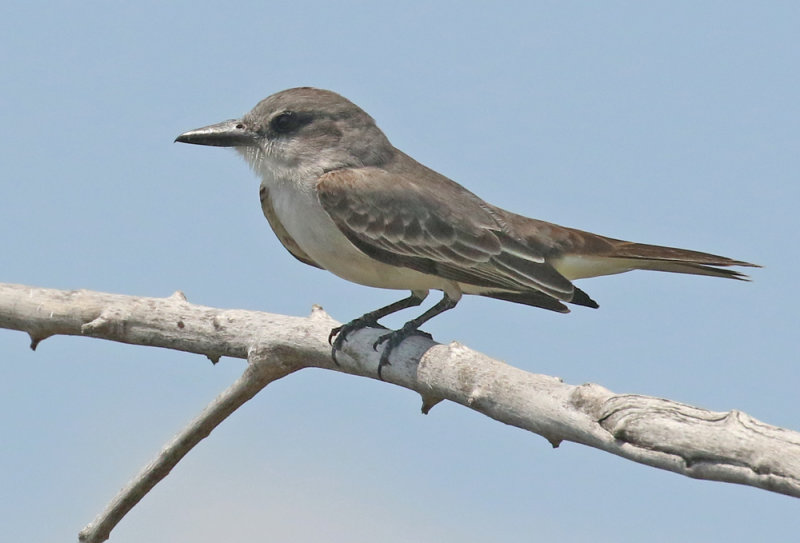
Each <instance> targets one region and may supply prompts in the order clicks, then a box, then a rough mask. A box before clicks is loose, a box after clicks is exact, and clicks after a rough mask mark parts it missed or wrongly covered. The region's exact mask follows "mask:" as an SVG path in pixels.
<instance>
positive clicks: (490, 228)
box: [175, 87, 755, 376]
mask: <svg viewBox="0 0 800 543" xmlns="http://www.w3.org/2000/svg"><path fill="white" fill-rule="evenodd" d="M175 141H179V142H183V143H194V144H198V145H214V146H219V147H233V148H235V149H236V150H237V151H238V152H239V153H240V154H241V155H242V156H243V157H244V158H245V160H247V162H248V163H249V164H250V166H251V167H252V168H253V170H255V172H256V173H257V174H258V175H259V176H260V177H261V187H260V196H261V208H262V209H263V211H264V215H265V216H266V218H267V220H268V221H269V224H270V226H271V227H272V230H273V231H274V232H275V234H276V235H277V236H278V239H279V240H280V241H281V243H283V246H284V247H286V249H288V250H289V252H290V253H291V254H292V255H293V256H294V257H295V258H297V259H298V260H300V261H301V262H304V263H306V264H309V265H311V266H316V267H317V268H321V269H324V270H328V271H330V272H332V273H334V274H336V275H338V276H339V277H341V278H343V279H347V280H348V281H353V282H355V283H359V284H361V285H367V286H370V287H378V288H387V289H401V290H406V289H407V290H410V291H411V295H410V296H409V297H407V298H404V299H402V300H400V301H397V302H395V303H393V304H390V305H387V306H386V307H382V308H380V309H376V310H375V311H371V312H369V313H367V314H365V315H363V316H361V317H359V318H357V319H355V320H353V321H351V322H349V323H347V324H345V325H343V326H339V327H337V328H334V329H333V330H331V333H330V336H329V338H328V340H329V341H330V342H331V345H332V348H333V349H332V352H333V357H334V360H335V359H336V352H337V351H338V350H340V349H341V347H342V345H343V343H344V341H345V340H346V338H347V335H348V334H350V333H351V332H353V331H354V330H357V329H360V328H364V327H367V326H380V325H379V324H378V320H379V319H381V318H382V317H385V316H386V315H389V314H391V313H394V312H396V311H399V310H401V309H405V308H409V307H414V306H418V305H420V304H421V303H422V301H423V300H424V299H425V298H426V297H427V296H428V293H429V291H430V290H431V289H435V290H440V291H442V292H443V294H444V295H443V297H442V299H441V300H440V301H439V302H438V303H436V304H435V305H434V306H432V307H431V308H430V309H428V310H427V311H425V312H424V313H422V315H420V316H418V317H417V318H415V319H411V320H410V321H408V322H407V323H406V324H405V325H404V326H403V327H402V328H400V329H399V330H395V331H391V332H389V333H387V334H385V335H383V336H381V337H380V338H379V339H378V341H376V342H375V344H374V345H373V347H374V348H375V349H376V350H377V347H378V345H379V344H381V343H385V344H386V345H385V347H384V350H383V352H382V353H381V358H380V363H379V366H378V375H379V376H380V375H381V369H382V368H383V366H385V365H387V364H388V363H389V353H390V352H391V351H392V349H394V348H395V347H396V346H397V345H399V344H400V343H401V342H402V341H403V340H404V339H405V338H406V337H408V336H410V335H414V334H424V335H427V334H425V333H424V332H422V331H420V330H419V327H420V326H421V325H422V324H423V323H424V322H426V321H428V320H429V319H431V318H432V317H434V316H436V315H438V314H439V313H442V312H444V311H447V310H449V309H452V308H454V307H455V306H456V304H457V303H458V301H459V300H460V299H461V296H462V295H463V294H476V295H479V296H488V297H490V298H498V299H500V300H507V301H510V302H516V303H520V304H527V305H531V306H536V307H542V308H544V309H549V310H551V311H558V312H561V313H567V312H568V311H569V309H568V308H567V306H566V305H564V302H567V303H571V304H577V305H582V306H586V307H593V308H596V307H598V306H597V303H596V302H595V301H594V300H592V299H591V298H590V297H589V296H588V295H587V294H586V293H585V292H583V291H582V290H581V289H579V288H578V287H576V286H575V285H574V284H573V283H572V281H573V280H575V279H582V278H586V277H595V276H599V275H608V274H615V273H621V272H626V271H630V270H636V269H641V270H657V271H666V272H677V273H688V274H696V275H710V276H714V277H728V278H731V279H747V276H746V275H744V274H742V273H740V272H738V271H735V270H730V269H726V267H727V266H755V265H754V264H750V263H748V262H742V261H739V260H732V259H730V258H726V257H723V256H717V255H712V254H708V253H701V252H697V251H688V250H685V249H677V248H673V247H660V246H656V245H646V244H642V243H633V242H629V241H622V240H618V239H613V238H608V237H605V236H600V235H597V234H592V233H590V232H584V231H581V230H576V229H573V228H566V227H563V226H558V225H556V224H552V223H548V222H544V221H540V220H537V219H530V218H528V217H524V216H522V215H517V214H515V213H511V212H510V211H506V210H504V209H501V208H499V207H496V206H493V205H491V204H489V203H487V202H485V201H483V200H481V199H480V198H479V197H478V196H476V195H475V194H473V193H471V192H470V191H468V190H467V189H465V188H464V187H462V186H461V185H459V184H458V183H456V182H454V181H452V180H450V179H448V178H447V177H445V176H443V175H441V174H439V173H437V172H435V171H433V170H431V169H430V168H427V167H425V166H423V165H422V164H420V163H419V162H417V161H416V160H414V159H413V158H411V157H410V156H408V155H406V154H405V153H403V152H402V151H400V150H398V149H395V148H394V147H393V146H392V144H391V143H389V140H388V139H387V138H386V136H385V135H384V134H383V132H382V131H381V130H380V129H379V128H378V127H377V126H376V124H375V121H374V120H373V119H372V117H370V116H369V115H368V114H367V113H366V112H365V111H363V110H362V109H361V108H359V107H358V106H356V105H355V104H353V103H352V102H350V101H349V100H347V99H345V98H344V97H342V96H339V95H338V94H336V93H334V92H331V91H327V90H321V89H314V88H308V87H303V88H295V89H289V90H285V91H282V92H279V93H277V94H273V95H272V96H270V97H268V98H266V99H264V100H262V101H261V102H259V103H258V104H257V105H256V107H254V108H253V110H252V111H250V112H249V113H247V114H246V115H245V116H244V117H242V118H241V119H234V120H230V121H224V122H221V123H218V124H213V125H211V126H206V127H204V128H198V129H196V130H190V131H189V132H184V133H183V134H181V135H180V136H178V137H177V138H176V140H175ZM334 337H335V338H336V339H335V340H334V339H333V338H334ZM428 337H430V336H428Z"/></svg>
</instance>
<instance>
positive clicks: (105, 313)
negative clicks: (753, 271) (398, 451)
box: [0, 284, 800, 541]
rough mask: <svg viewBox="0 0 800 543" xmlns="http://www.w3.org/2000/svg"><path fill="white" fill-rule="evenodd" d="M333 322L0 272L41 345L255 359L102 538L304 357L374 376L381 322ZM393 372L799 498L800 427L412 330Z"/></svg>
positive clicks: (629, 449) (5, 317) (555, 432)
mask: <svg viewBox="0 0 800 543" xmlns="http://www.w3.org/2000/svg"><path fill="white" fill-rule="evenodd" d="M336 324H337V323H336V321H334V320H333V319H331V318H330V317H328V316H327V314H325V313H324V312H323V311H322V310H321V309H319V308H315V309H314V311H313V312H312V314H311V316H310V317H308V318H299V317H287V316H282V315H274V314H269V313H261V312H255V311H242V310H222V309H215V308H211V307H204V306H198V305H194V304H190V303H188V302H187V301H186V299H185V297H184V296H183V295H182V294H180V293H176V294H175V295H173V296H171V297H169V298H140V297H134V296H124V295H116V294H105V293H98V292H90V291H84V290H80V291H59V290H52V289H43V288H36V287H28V286H24V285H11V284H0V327H2V328H9V329H13V330H21V331H25V332H27V333H28V334H29V335H30V337H31V347H32V348H36V345H37V344H38V343H39V342H41V341H42V340H44V339H46V338H47V337H50V336H52V335H56V334H66V335H83V336H90V337H97V338H102V339H109V340H113V341H120V342H124V343H131V344H138V345H151V346H158V347H165V348H169V349H177V350H181V351H187V352H193V353H198V354H203V355H205V356H207V357H209V358H211V359H212V360H214V361H216V360H218V359H219V358H220V357H221V356H231V357H236V358H247V359H248V361H249V365H248V369H247V370H246V371H245V373H244V374H243V375H242V377H241V378H240V379H239V380H237V382H236V383H234V384H233V385H232V386H231V387H230V388H229V389H228V390H227V391H225V392H224V393H223V394H222V395H221V396H220V397H219V398H217V399H216V400H215V401H214V402H213V403H212V404H210V405H209V407H208V408H206V410H205V411H204V412H203V413H202V414H201V415H199V416H198V417H197V419H195V420H194V421H192V423H191V424H189V425H188V426H187V427H186V428H185V429H184V430H183V431H181V433H180V434H179V435H178V436H176V437H175V438H174V439H173V441H171V442H170V443H169V444H167V445H166V446H165V448H164V449H163V450H162V452H161V454H160V455H159V456H158V457H157V458H156V459H155V460H154V461H153V462H151V463H150V464H149V465H148V466H146V467H145V469H144V470H143V471H142V472H141V473H140V474H139V475H138V476H137V477H136V478H135V479H134V480H133V481H132V482H131V483H130V484H129V485H128V486H127V487H126V488H125V489H123V490H122V491H121V492H120V494H119V495H118V496H117V497H116V498H115V499H114V500H113V501H112V502H111V504H109V506H108V508H107V509H106V511H104V512H103V513H102V514H101V515H100V516H98V518H97V519H95V521H94V522H92V523H91V524H90V525H89V526H87V527H86V528H85V529H84V531H83V532H82V533H81V539H82V540H84V541H103V540H105V539H106V538H107V537H108V533H109V532H110V530H111V529H112V528H113V526H114V525H115V524H116V522H118V521H119V519H121V518H122V516H123V515H124V514H125V513H126V512H127V511H128V510H130V508H131V507H133V505H135V503H136V502H137V501H138V500H139V499H141V497H142V496H144V494H146V492H147V491H149V490H150V489H151V488H152V487H153V486H154V485H155V484H156V483H157V482H158V481H159V480H160V479H162V478H163V477H164V476H166V475H167V473H169V470H170V469H171V468H172V467H174V466H175V465H176V464H177V463H178V461H180V459H181V458H182V457H183V456H184V455H185V454H186V453H187V452H188V451H189V450H190V449H191V448H192V447H193V446H194V445H196V444H197V443H198V442H199V441H200V440H201V439H203V438H204V437H205V436H207V435H208V434H209V433H210V432H211V430H212V429H213V428H214V427H216V426H217V425H218V424H219V423H221V422H222V420H224V419H225V418H226V417H227V416H228V415H229V414H230V413H232V412H233V411H234V410H235V409H236V408H238V407H239V406H240V405H241V404H242V403H244V402H246V401H247V400H248V399H250V398H251V397H253V396H254V395H255V394H256V393H257V392H258V391H259V390H260V389H261V388H263V387H264V386H266V385H267V384H268V383H270V382H272V381H274V380H275V379H279V378H281V377H284V376H286V375H288V374H290V373H292V372H294V371H296V370H298V369H302V368H305V367H320V368H326V369H330V370H335V371H340V372H346V373H351V374H354V375H360V376H364V377H370V378H374V379H376V378H377V366H378V358H379V353H377V352H375V351H374V350H373V349H372V344H373V342H374V341H375V339H376V338H377V337H378V336H380V335H381V333H383V332H382V331H381V330H376V329H366V330H362V331H359V332H356V333H354V334H353V335H352V336H351V337H350V338H348V341H347V342H346V344H345V351H344V355H343V356H339V357H338V359H339V363H340V364H341V365H335V364H334V363H333V361H332V359H331V357H330V346H329V345H328V343H327V336H328V332H329V331H330V329H331V327H333V326H335V325H336ZM390 360H391V365H390V366H388V367H386V368H384V371H383V376H384V379H385V380H386V381H388V382H391V383H394V384H396V385H399V386H403V387H405V388H408V389H411V390H414V391H416V392H418V393H419V394H420V395H421V396H422V399H423V411H424V412H427V411H428V410H429V409H430V408H431V407H432V406H434V405H435V404H436V403H438V402H439V401H442V400H445V399H446V400H450V401H453V402H456V403H460V404H462V405H464V406H466V407H469V408H471V409H474V410H476V411H479V412H481V413H484V414H485V415H487V416H489V417H492V418H493V419H495V420H498V421H500V422H504V423H506V424H510V425H513V426H517V427H519V428H524V429H526V430H530V431H531V432H534V433H537V434H539V435H541V436H544V437H545V438H546V439H548V440H549V441H550V443H552V444H553V446H557V445H558V444H559V443H560V442H561V441H563V440H568V441H574V442H576V443H582V444H585V445H589V446H592V447H595V448H598V449H602V450H604V451H607V452H610V453H613V454H616V455H619V456H622V457H624V458H628V459H630V460H634V461H636V462H640V463H643V464H647V465H650V466H654V467H658V468H662V469H667V470H670V471H674V472H676V473H681V474H683V475H687V476H689V477H693V478H698V479H710V480H716V481H725V482H731V483H739V484H745V485H751V486H755V487H759V488H763V489H766V490H771V491H774V492H779V493H783V494H787V495H790V496H795V497H800V433H798V432H795V431H792V430H787V429H783V428H778V427H775V426H770V425H768V424H764V423H762V422H760V421H758V420H756V419H753V418H752V417H750V416H748V415H746V414H744V413H742V412H739V411H730V412H727V413H717V412H712V411H707V410H705V409H700V408H697V407H692V406H689V405H685V404H681V403H677V402H673V401H670V400H665V399H659V398H652V397H647V396H641V395H635V394H614V393H613V392H611V391H609V390H607V389H605V388H603V387H601V386H599V385H595V384H584V385H580V386H574V385H568V384H565V383H563V382H561V380H560V379H558V378H555V377H549V376H545V375H537V374H532V373H528V372H525V371H522V370H519V369H516V368H514V367H511V366H509V365H507V364H504V363H502V362H500V361H497V360H493V359H491V358H489V357H487V356H485V355H483V354H481V353H478V352H475V351H472V350H470V349H468V348H467V347H465V346H463V345H461V344H458V343H451V344H449V345H440V344H437V343H435V342H433V341H430V340H427V339H425V338H422V337H412V338H409V339H408V340H407V341H406V342H404V343H403V344H402V345H401V346H400V348H398V349H396V350H395V351H394V352H393V353H392V357H391V359H390Z"/></svg>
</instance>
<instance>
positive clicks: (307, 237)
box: [268, 181, 454, 291]
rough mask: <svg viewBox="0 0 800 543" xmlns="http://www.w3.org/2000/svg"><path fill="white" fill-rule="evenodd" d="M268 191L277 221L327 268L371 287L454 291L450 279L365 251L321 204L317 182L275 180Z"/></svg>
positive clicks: (304, 249) (309, 254) (309, 253)
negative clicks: (390, 262) (386, 261)
mask: <svg viewBox="0 0 800 543" xmlns="http://www.w3.org/2000/svg"><path fill="white" fill-rule="evenodd" d="M268 190H269V193H270V196H271V200H272V204H273V206H274V209H275V215H277V217H278V220H280V222H281V223H282V224H283V226H284V228H285V229H286V231H287V232H288V233H289V235H290V236H292V238H293V239H294V240H295V241H296V242H297V244H298V245H299V246H300V247H301V248H302V249H303V251H305V252H306V254H308V256H310V257H311V258H312V259H313V260H314V262H316V263H317V264H319V265H320V266H322V267H323V268H325V269H326V270H328V271H330V272H332V273H334V274H336V275H338V276H339V277H342V278H343V279H347V280H348V281H352V282H354V283H359V284H362V285H367V286H371V287H379V288H390V289H403V290H406V289H408V290H427V289H439V290H449V291H452V290H453V286H454V285H453V283H452V282H451V281H448V280H445V279H441V278H439V277H435V276H432V275H427V274H423V273H420V272H417V271H414V270H411V269H408V268H400V267H397V266H390V265H387V264H383V263H381V262H379V261H377V260H375V259H373V258H370V257H368V256H367V255H365V254H364V253H362V252H361V251H360V250H359V249H358V248H356V247H355V246H354V245H353V244H352V243H350V241H349V240H348V239H347V238H346V237H345V236H344V234H342V233H341V231H339V228H338V227H337V226H336V224H334V222H333V220H331V218H330V217H329V216H328V214H327V213H326V212H325V209H324V208H323V207H322V204H320V203H319V199H318V198H317V193H316V183H293V182H287V181H283V182H274V183H271V184H270V185H269V186H268Z"/></svg>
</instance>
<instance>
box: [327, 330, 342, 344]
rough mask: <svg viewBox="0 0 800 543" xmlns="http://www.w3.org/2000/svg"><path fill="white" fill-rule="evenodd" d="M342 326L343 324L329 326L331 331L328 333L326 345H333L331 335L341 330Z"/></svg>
mask: <svg viewBox="0 0 800 543" xmlns="http://www.w3.org/2000/svg"><path fill="white" fill-rule="evenodd" d="M342 328H344V325H342V326H337V327H336V328H331V333H330V334H328V345H331V346H332V345H333V336H335V335H337V334H338V333H339V332H341V331H342Z"/></svg>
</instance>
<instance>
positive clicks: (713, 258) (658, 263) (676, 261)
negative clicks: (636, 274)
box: [608, 240, 760, 281]
mask: <svg viewBox="0 0 800 543" xmlns="http://www.w3.org/2000/svg"><path fill="white" fill-rule="evenodd" d="M609 241H611V242H612V243H611V245H612V247H613V250H612V251H611V253H610V254H609V255H608V256H610V257H613V258H620V259H625V260H628V259H629V260H631V264H633V266H634V267H635V268H638V269H641V270H656V271H664V272H673V273H690V274H694V275H710V276H713V277H727V278H730V279H738V280H740V281H749V280H750V278H749V277H748V276H747V275H745V274H743V273H741V272H738V271H736V270H731V269H727V266H746V267H751V268H760V266H758V265H757V264H751V263H750V262H743V261H741V260H733V259H731V258H727V257H724V256H719V255H713V254H710V253H701V252H699V251H689V250H687V249H678V248H675V247H661V246H659V245H647V244H644V243H633V242H629V241H619V240H609Z"/></svg>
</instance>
